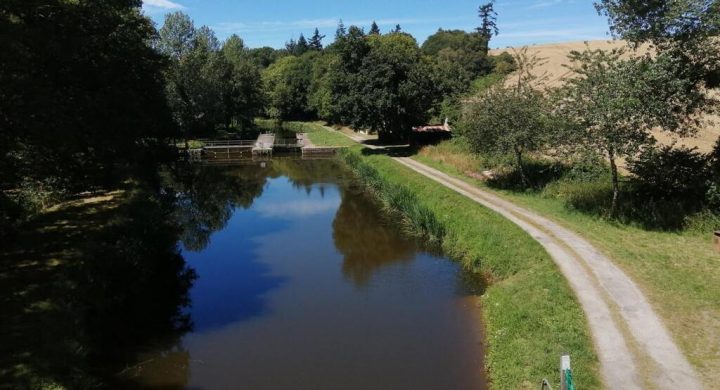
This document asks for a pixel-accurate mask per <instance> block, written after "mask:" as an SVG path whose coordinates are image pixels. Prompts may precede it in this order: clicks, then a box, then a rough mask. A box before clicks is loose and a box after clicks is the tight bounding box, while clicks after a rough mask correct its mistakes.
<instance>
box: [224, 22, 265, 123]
mask: <svg viewBox="0 0 720 390" xmlns="http://www.w3.org/2000/svg"><path fill="white" fill-rule="evenodd" d="M222 55H223V56H224V58H225V60H226V61H227V62H228V64H229V69H228V71H229V72H228V74H226V75H225V84H224V86H223V88H222V90H223V102H224V114H225V122H226V127H227V128H229V127H230V126H231V125H232V123H233V122H235V123H237V124H238V125H239V126H240V128H241V129H245V128H250V127H252V125H253V120H254V119H255V117H256V116H258V115H260V114H261V113H262V111H263V109H264V108H265V107H264V99H263V98H264V96H263V90H262V83H261V76H260V71H259V70H258V67H257V66H256V65H255V64H254V63H253V62H252V60H251V59H250V58H248V53H247V49H246V48H245V45H244V44H243V42H242V39H240V37H238V36H237V35H232V36H231V37H230V38H228V40H227V41H225V43H224V44H223V47H222Z"/></svg>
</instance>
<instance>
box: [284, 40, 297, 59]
mask: <svg viewBox="0 0 720 390" xmlns="http://www.w3.org/2000/svg"><path fill="white" fill-rule="evenodd" d="M285 50H286V51H287V53H288V54H290V55H291V56H292V55H295V52H296V51H297V42H295V38H290V41H288V42H287V43H285Z"/></svg>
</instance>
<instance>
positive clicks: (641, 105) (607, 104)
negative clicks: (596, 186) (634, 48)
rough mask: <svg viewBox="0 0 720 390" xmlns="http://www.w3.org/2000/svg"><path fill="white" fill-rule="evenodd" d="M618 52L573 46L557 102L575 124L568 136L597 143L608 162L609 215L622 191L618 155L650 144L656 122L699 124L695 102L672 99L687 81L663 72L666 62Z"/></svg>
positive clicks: (686, 129)
mask: <svg viewBox="0 0 720 390" xmlns="http://www.w3.org/2000/svg"><path fill="white" fill-rule="evenodd" d="M622 54H623V51H622V50H618V49H616V50H612V51H603V50H586V51H584V52H573V53H572V54H571V55H570V59H571V61H572V66H571V70H572V71H573V72H574V73H575V74H576V75H577V76H578V77H574V78H571V79H569V81H568V82H567V85H566V86H564V87H563V88H562V89H561V90H560V92H561V93H560V97H561V100H560V101H559V102H558V104H557V107H558V110H557V111H558V113H559V114H561V115H562V116H563V117H564V118H565V119H566V120H567V121H568V123H571V124H572V126H571V127H570V128H571V129H573V130H574V135H575V136H574V137H573V136H568V137H567V138H566V139H567V140H568V141H570V142H576V143H578V144H580V145H583V146H584V147H586V148H590V149H595V150H597V149H599V150H600V151H602V153H603V154H604V155H605V157H606V158H607V159H608V161H609V162H610V170H611V175H612V186H613V201H612V208H611V215H612V216H615V214H616V211H617V205H618V199H619V196H620V186H619V174H618V167H617V160H618V159H620V158H628V157H633V156H635V155H636V154H637V153H638V152H639V151H640V150H641V149H642V148H643V147H644V146H647V145H651V144H652V143H653V142H654V138H653V137H652V135H651V134H650V131H651V130H652V129H654V128H661V129H663V130H666V131H672V132H675V133H679V134H687V133H691V132H692V131H693V130H695V129H696V128H697V125H698V122H697V121H696V120H695V119H693V116H692V113H694V112H695V109H694V106H695V105H694V103H693V102H692V101H688V100H683V99H676V96H677V94H678V93H680V92H681V91H682V90H683V89H684V88H685V87H686V85H685V84H684V83H683V82H682V80H676V79H674V76H673V75H672V74H671V73H668V72H666V69H665V68H666V66H667V64H665V63H664V62H663V61H653V60H652V59H649V58H647V57H645V58H630V59H621V55H622ZM679 91H680V92H679Z"/></svg>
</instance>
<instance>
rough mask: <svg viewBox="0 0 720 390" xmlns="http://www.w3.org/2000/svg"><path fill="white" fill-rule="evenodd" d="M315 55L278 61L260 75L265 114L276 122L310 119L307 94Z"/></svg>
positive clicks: (310, 54) (291, 57)
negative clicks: (264, 97)
mask: <svg viewBox="0 0 720 390" xmlns="http://www.w3.org/2000/svg"><path fill="white" fill-rule="evenodd" d="M314 58H316V54H315V53H314V52H310V53H306V54H305V55H303V56H302V57H296V56H289V57H284V58H281V59H280V60H279V61H278V62H276V63H274V64H272V65H270V67H269V68H268V69H267V70H265V72H263V75H262V78H263V86H264V87H263V88H264V90H265V93H266V96H267V103H268V105H267V114H268V116H269V117H271V118H275V119H282V120H286V119H306V118H309V117H310V116H311V108H310V105H309V103H308V93H309V90H310V82H311V77H312V74H313V71H312V69H313V59H314Z"/></svg>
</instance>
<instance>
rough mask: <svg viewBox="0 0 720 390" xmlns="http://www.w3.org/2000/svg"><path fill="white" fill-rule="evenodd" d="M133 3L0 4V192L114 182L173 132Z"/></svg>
mask: <svg viewBox="0 0 720 390" xmlns="http://www.w3.org/2000/svg"><path fill="white" fill-rule="evenodd" d="M154 34H155V31H154V29H153V26H152V22H151V21H150V20H149V19H147V18H146V17H144V16H143V15H142V14H141V12H140V2H138V1H130V0H126V1H112V2H95V1H64V0H50V1H42V2H38V1H4V2H2V4H1V5H0V42H2V46H3V50H2V53H1V54H0V85H2V88H1V91H0V112H1V113H2V115H0V190H2V191H5V190H12V189H15V188H17V186H18V183H19V182H21V181H22V180H24V179H25V178H27V179H28V180H31V181H33V182H44V181H48V180H49V181H56V180H57V179H60V178H61V179H62V182H63V185H64V186H66V188H65V189H67V190H69V191H76V190H78V189H83V190H87V189H92V188H93V187H96V186H101V185H106V184H108V183H109V182H114V181H116V180H117V179H118V177H119V176H123V175H124V173H125V170H126V169H127V168H131V167H134V166H135V164H136V163H135V161H136V160H137V157H138V155H139V154H140V155H142V154H144V153H146V149H153V148H155V147H157V146H158V145H159V144H163V143H165V142H166V141H167V139H168V138H170V137H172V136H173V135H174V132H173V130H172V124H171V121H170V115H169V111H168V107H167V103H166V100H165V96H164V94H163V78H162V70H163V68H164V65H165V62H164V59H163V58H162V56H160V55H159V54H158V53H157V52H156V51H155V50H154V49H153V48H152V47H151V46H150V45H149V44H148V42H149V41H150V40H151V38H152V37H153V36H154Z"/></svg>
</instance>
